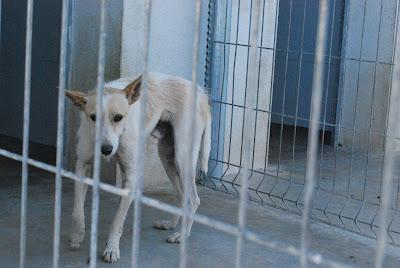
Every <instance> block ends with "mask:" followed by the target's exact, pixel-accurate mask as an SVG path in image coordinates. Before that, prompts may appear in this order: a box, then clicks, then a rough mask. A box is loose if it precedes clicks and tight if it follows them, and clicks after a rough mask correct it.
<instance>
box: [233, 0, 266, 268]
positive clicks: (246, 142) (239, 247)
mask: <svg viewBox="0 0 400 268" xmlns="http://www.w3.org/2000/svg"><path fill="white" fill-rule="evenodd" d="M261 7H262V6H261V0H254V1H252V2H251V11H252V12H253V19H252V20H251V21H250V23H251V25H250V27H251V28H250V30H251V35H250V47H249V71H248V84H247V88H246V91H247V92H246V100H245V103H244V106H245V107H244V111H243V112H244V113H245V115H244V127H243V131H244V133H243V153H242V170H241V171H240V182H241V186H240V200H239V212H238V227H239V233H238V235H237V239H236V267H237V268H239V267H241V266H242V251H243V239H244V231H245V228H246V205H247V201H248V197H247V190H248V189H247V187H248V179H249V177H250V176H251V174H250V169H251V165H252V155H253V154H252V149H253V144H254V138H253V137H254V133H253V131H252V129H254V126H255V120H256V115H255V111H254V109H253V108H254V107H256V100H257V86H258V80H257V76H258V63H257V61H258V60H261V59H259V58H258V54H259V53H257V51H258V49H259V48H258V47H257V46H258V44H259V41H260V20H261Z"/></svg>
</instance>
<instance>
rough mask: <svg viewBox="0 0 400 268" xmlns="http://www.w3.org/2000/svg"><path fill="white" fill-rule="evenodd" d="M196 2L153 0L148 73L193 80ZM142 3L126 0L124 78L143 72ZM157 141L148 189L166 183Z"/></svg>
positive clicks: (149, 156) (150, 153)
mask: <svg viewBox="0 0 400 268" xmlns="http://www.w3.org/2000/svg"><path fill="white" fill-rule="evenodd" d="M207 11H208V5H207V1H203V4H202V32H201V40H200V63H199V66H198V68H199V71H198V77H199V79H198V83H199V84H200V85H203V81H204V72H205V69H204V67H205V49H206V38H207V32H206V30H207ZM194 12H195V1H181V0H169V1H163V0H154V1H152V10H151V22H150V24H151V28H150V47H149V53H150V56H149V70H150V71H157V72H162V73H167V74H172V75H178V76H181V77H184V78H186V79H189V80H191V71H192V47H193V34H194V31H193V30H194ZM144 18H145V15H144V3H143V1H131V0H125V1H124V16H123V28H122V55H121V76H122V77H124V76H132V75H135V74H139V73H141V72H142V71H143V51H144V50H143V49H144V43H143V37H144ZM156 142H157V141H156V140H154V139H152V138H150V140H149V143H148V145H147V150H146V161H145V188H151V187H153V186H155V185H159V184H160V183H164V182H166V181H167V176H166V174H165V172H164V170H163V168H162V165H161V162H160V160H159V157H158V153H157V148H156V147H157V146H156Z"/></svg>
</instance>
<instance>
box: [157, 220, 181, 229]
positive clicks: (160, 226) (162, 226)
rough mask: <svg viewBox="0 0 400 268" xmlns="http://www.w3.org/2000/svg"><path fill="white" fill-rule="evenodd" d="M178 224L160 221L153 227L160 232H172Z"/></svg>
mask: <svg viewBox="0 0 400 268" xmlns="http://www.w3.org/2000/svg"><path fill="white" fill-rule="evenodd" d="M175 226H176V224H174V223H173V222H172V221H170V220H159V221H155V222H154V225H153V227H154V228H156V229H159V230H171V229H174V228H175Z"/></svg>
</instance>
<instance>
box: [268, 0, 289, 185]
mask: <svg viewBox="0 0 400 268" xmlns="http://www.w3.org/2000/svg"><path fill="white" fill-rule="evenodd" d="M289 4H290V6H289V23H288V24H289V25H288V36H287V48H286V55H285V57H286V58H285V74H284V76H283V77H284V80H283V96H282V110H281V115H280V116H281V122H280V123H281V124H280V125H281V127H280V132H279V133H280V135H279V153H278V167H277V169H276V176H277V178H276V182H277V181H278V178H279V173H280V167H281V160H282V142H283V120H284V114H285V103H286V88H287V79H288V75H287V74H288V70H289V50H290V37H291V32H292V9H293V0H290V2H289ZM276 23H277V24H278V23H279V20H278V21H277V22H276ZM271 111H272V108H271ZM276 182H275V183H276ZM289 187H290V184H289Z"/></svg>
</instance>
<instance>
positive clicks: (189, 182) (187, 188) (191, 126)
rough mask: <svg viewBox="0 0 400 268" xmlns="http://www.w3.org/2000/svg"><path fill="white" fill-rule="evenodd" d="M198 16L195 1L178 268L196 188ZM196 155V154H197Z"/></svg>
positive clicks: (184, 256) (198, 1) (183, 258)
mask: <svg viewBox="0 0 400 268" xmlns="http://www.w3.org/2000/svg"><path fill="white" fill-rule="evenodd" d="M200 16H201V0H196V1H195V17H194V34H193V48H192V93H193V94H191V98H190V101H191V105H189V107H190V108H191V109H190V110H189V111H187V112H189V116H187V117H185V118H186V122H185V128H186V130H187V131H186V133H187V134H188V135H187V136H188V137H190V142H189V144H192V146H191V148H190V150H189V155H188V158H189V163H190V164H189V167H188V168H187V171H188V172H187V174H184V176H185V177H184V178H183V186H184V190H183V212H184V213H183V217H182V227H181V235H182V240H181V247H180V263H179V267H180V268H185V267H186V266H187V239H188V236H189V234H188V232H189V231H190V230H188V220H189V219H188V217H187V215H188V214H189V202H190V201H189V196H190V194H191V191H192V187H196V185H193V181H194V180H193V178H192V176H194V175H195V174H196V166H193V165H192V163H193V159H194V158H195V155H194V154H196V152H195V150H194V147H193V145H194V135H195V134H196V130H195V128H196V127H197V124H196V120H197V116H196V112H197V109H198V87H197V73H198V65H199V51H200V46H199V43H200V27H201V24H200ZM197 153H198V152H197Z"/></svg>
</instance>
